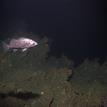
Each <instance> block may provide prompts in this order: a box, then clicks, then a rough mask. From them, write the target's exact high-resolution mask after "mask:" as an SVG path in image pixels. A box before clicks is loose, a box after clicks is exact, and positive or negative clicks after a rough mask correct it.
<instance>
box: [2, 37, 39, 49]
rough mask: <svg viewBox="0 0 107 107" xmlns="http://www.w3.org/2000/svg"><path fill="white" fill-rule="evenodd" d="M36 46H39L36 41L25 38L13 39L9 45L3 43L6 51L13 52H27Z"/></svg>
mask: <svg viewBox="0 0 107 107" xmlns="http://www.w3.org/2000/svg"><path fill="white" fill-rule="evenodd" d="M36 45H38V43H37V42H36V41H34V40H32V39H29V38H25V37H20V38H17V39H11V40H10V42H9V44H6V43H5V42H3V47H4V49H5V50H9V49H12V50H13V51H17V50H18V49H22V51H26V50H27V49H28V48H31V47H35V46H36Z"/></svg>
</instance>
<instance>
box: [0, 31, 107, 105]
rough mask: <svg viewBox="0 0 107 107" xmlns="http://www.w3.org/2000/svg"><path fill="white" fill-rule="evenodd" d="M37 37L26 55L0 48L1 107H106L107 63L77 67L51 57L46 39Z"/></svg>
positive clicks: (87, 63) (86, 63)
mask: <svg viewBox="0 0 107 107" xmlns="http://www.w3.org/2000/svg"><path fill="white" fill-rule="evenodd" d="M15 35H20V36H22V35H25V36H27V37H29V36H32V37H37V36H36V35H34V36H33V34H28V33H26V34H21V33H20V34H15ZM37 38H38V42H39V45H38V46H37V47H35V48H32V49H28V50H27V51H25V52H21V51H17V52H4V51H3V49H2V47H1V48H0V107H107V60H105V61H104V62H100V60H99V59H94V60H89V59H85V60H84V61H83V62H82V63H80V64H78V65H76V66H75V62H73V61H72V60H71V59H68V58H67V57H66V56H65V55H63V54H62V55H61V56H60V57H55V56H52V55H51V54H50V46H49V44H48V38H47V37H43V38H39V37H37ZM35 39H36V38H35Z"/></svg>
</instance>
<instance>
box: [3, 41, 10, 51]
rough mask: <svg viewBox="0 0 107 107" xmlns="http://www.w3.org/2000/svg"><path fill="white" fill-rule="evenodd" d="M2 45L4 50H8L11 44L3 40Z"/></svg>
mask: <svg viewBox="0 0 107 107" xmlns="http://www.w3.org/2000/svg"><path fill="white" fill-rule="evenodd" d="M2 45H3V49H4V51H8V50H9V45H8V44H6V43H5V42H2Z"/></svg>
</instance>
